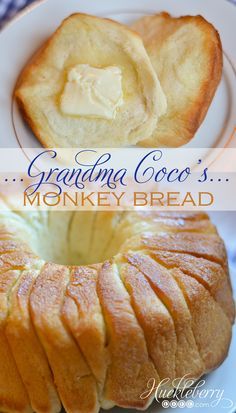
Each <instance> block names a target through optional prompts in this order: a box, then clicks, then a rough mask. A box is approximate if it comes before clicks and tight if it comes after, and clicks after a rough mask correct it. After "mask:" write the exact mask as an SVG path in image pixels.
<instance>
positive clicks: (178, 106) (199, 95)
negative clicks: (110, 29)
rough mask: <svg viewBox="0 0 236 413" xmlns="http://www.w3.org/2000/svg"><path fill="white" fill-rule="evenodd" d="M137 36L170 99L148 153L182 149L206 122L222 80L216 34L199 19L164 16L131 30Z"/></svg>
mask: <svg viewBox="0 0 236 413" xmlns="http://www.w3.org/2000/svg"><path fill="white" fill-rule="evenodd" d="M132 28H133V29H134V30H136V31H137V33H139V34H140V35H141V36H142V38H143V40H144V44H145V47H146V49H147V51H148V54H149V56H150V59H151V61H152V64H153V67H154V69H155V71H156V73H157V75H158V77H159V79H160V82H161V85H162V87H163V90H164V93H165V95H166V97H167V112H166V114H165V115H164V116H162V118H161V119H160V120H159V122H158V125H157V127H156V129H155V131H154V132H153V134H152V136H151V138H148V139H144V140H143V141H142V142H140V143H139V144H140V145H143V146H147V147H149V146H150V147H157V146H168V147H176V146H181V145H184V144H186V143H188V142H189V141H190V139H191V138H192V137H193V136H194V134H195V133H196V131H197V129H198V128H199V126H200V125H201V123H202V122H203V120H204V118H205V116H206V113H207V110H208V108H209V106H210V103H211V101H212V99H213V97H214V94H215V91H216V89H217V86H218V84H219V81H220V79H221V75H222V46H221V41H220V37H219V34H218V33H217V31H216V30H215V28H214V27H213V26H212V25H211V24H210V23H208V22H207V21H206V20H205V19H204V18H203V17H201V16H184V17H179V18H174V17H171V16H170V15H169V14H168V13H160V14H156V15H153V16H147V17H143V18H141V19H140V20H138V21H137V22H135V23H134V25H133V26H132Z"/></svg>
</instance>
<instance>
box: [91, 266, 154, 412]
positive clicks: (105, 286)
mask: <svg viewBox="0 0 236 413" xmlns="http://www.w3.org/2000/svg"><path fill="white" fill-rule="evenodd" d="M98 296H99V300H100V302H101V306H102V311H103V313H104V319H105V322H106V327H107V334H108V351H109V355H110V364H109V366H108V370H107V378H106V386H105V389H104V396H105V398H106V399H108V400H109V401H111V402H113V403H114V405H117V406H121V407H126V408H130V407H132V408H138V409H145V408H147V407H148V406H149V404H150V403H151V402H152V400H153V398H154V394H151V395H150V397H148V398H146V399H141V397H140V396H141V395H142V393H143V392H144V390H145V389H146V387H147V383H148V381H149V380H150V378H154V379H155V381H156V383H159V377H158V374H157V372H156V370H155V368H154V365H153V363H152V361H151V360H150V358H149V355H148V351H147V347H146V341H145V338H144V334H143V331H142V329H141V328H140V325H139V324H138V321H137V319H136V317H135V314H134V312H133V309H132V306H131V304H130V299H129V295H128V293H127V292H126V290H125V288H124V285H123V283H122V281H121V279H120V276H119V272H118V269H117V267H116V266H115V265H114V264H112V263H109V262H108V261H107V262H105V263H104V265H103V267H102V269H101V271H100V272H99V276H98Z"/></svg>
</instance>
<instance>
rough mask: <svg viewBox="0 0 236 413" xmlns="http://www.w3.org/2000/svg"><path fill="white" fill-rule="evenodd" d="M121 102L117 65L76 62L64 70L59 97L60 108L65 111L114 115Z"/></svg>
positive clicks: (97, 115)
mask: <svg viewBox="0 0 236 413" xmlns="http://www.w3.org/2000/svg"><path fill="white" fill-rule="evenodd" d="M122 104H123V91H122V72H121V69H120V68H118V67H115V66H108V67H105V68H96V67H92V66H90V65H87V64H79V65H76V66H74V67H73V68H72V69H70V71H69V72H68V76H67V82H66V84H65V87H64V90H63V93H62V95H61V100H60V107H61V111H62V112H63V113H64V114H65V115H71V116H85V117H86V116H87V117H90V116H91V117H99V118H103V119H114V118H115V116H116V113H117V109H118V108H119V107H120V106H121V105H122Z"/></svg>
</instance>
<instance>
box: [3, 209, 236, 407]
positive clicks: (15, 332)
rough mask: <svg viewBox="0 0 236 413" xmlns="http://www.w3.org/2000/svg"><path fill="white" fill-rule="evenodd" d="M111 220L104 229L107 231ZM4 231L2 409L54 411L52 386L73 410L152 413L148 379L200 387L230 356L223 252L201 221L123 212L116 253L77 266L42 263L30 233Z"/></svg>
mask: <svg viewBox="0 0 236 413" xmlns="http://www.w3.org/2000/svg"><path fill="white" fill-rule="evenodd" d="M105 218H106V217H105V215H103V217H102V219H101V220H97V225H98V223H100V224H102V225H101V226H102V229H103V230H104V222H105V221H104V220H105ZM114 218H115V217H114V213H112V215H109V213H107V220H113V219H114ZM3 222H4V225H3V226H1V224H0V226H1V228H2V231H0V265H1V267H0V363H1V364H2V365H4V364H3V363H5V366H6V368H4V369H0V384H1V386H0V408H1V409H2V410H3V411H6V412H9V413H17V412H28V411H30V409H31V407H30V402H29V399H30V401H31V404H32V407H33V410H34V411H36V413H37V412H39V413H50V412H52V413H56V412H58V410H59V400H58V399H57V396H56V392H55V388H54V385H53V381H54V382H55V387H56V388H57V390H58V394H59V397H60V399H61V401H62V403H63V405H64V408H65V410H66V411H67V412H71V413H72V412H74V413H78V412H81V413H97V412H98V411H99V409H100V407H102V408H105V409H107V408H111V407H113V406H114V405H118V406H122V407H126V408H139V409H145V408H147V407H148V405H149V404H150V403H151V401H152V399H153V397H154V392H152V393H151V394H150V395H149V397H147V398H142V397H140V396H141V395H143V394H144V393H145V392H147V388H148V382H149V380H150V379H154V380H155V383H156V385H157V384H158V383H159V382H160V379H164V378H166V377H167V378H169V382H168V383H167V385H166V387H167V388H168V389H169V387H172V383H171V380H172V379H175V378H180V377H182V376H183V375H185V374H187V375H188V376H190V377H191V378H198V377H199V376H201V375H202V374H205V373H206V372H208V371H210V370H212V369H214V368H216V367H217V366H218V365H219V364H220V363H221V362H222V361H223V360H224V358H225V357H226V356H227V352H228V348H229V344H230V340H231V331H232V323H233V321H234V317H235V308H234V303H233V298H232V290H231V285H230V280H229V277H228V267H227V257H226V252H225V247H224V244H223V242H222V240H221V239H220V238H219V236H218V234H217V231H216V230H215V227H214V226H213V225H212V224H211V222H210V220H209V218H208V216H207V215H206V214H202V213H199V214H198V213H196V214H195V213H190V214H188V213H174V214H170V213H166V212H163V213H137V214H134V213H133V212H125V213H124V214H122V217H120V218H119V219H118V217H117V219H115V226H114V232H113V233H112V236H113V237H114V238H117V239H118V238H119V237H118V235H119V236H120V232H121V229H122V232H123V235H122V236H121V238H120V239H119V240H118V244H117V245H118V246H119V248H118V249H119V251H120V252H119V253H118V254H117V255H116V256H115V257H114V258H113V260H109V261H106V262H105V263H104V264H97V265H90V266H80V267H78V266H77V267H75V266H74V267H69V266H63V265H57V264H53V263H46V264H45V263H44V262H43V261H42V260H40V259H39V258H37V257H36V256H35V254H33V253H32V252H31V246H30V245H27V241H28V240H25V239H24V234H26V233H27V232H23V235H22V234H19V233H17V234H16V233H14V230H13V226H12V222H10V225H9V229H8V228H7V225H6V222H7V221H6V220H3ZM28 222H29V223H30V220H29V221H27V224H26V225H30V224H29V223H28ZM45 222H46V223H47V222H48V221H47V220H45ZM143 222H145V225H146V226H145V228H146V229H147V228H149V231H144V232H142V230H143V228H144V227H143V226H142V224H143ZM122 223H123V224H122ZM121 224H122V225H123V226H122V225H121ZM140 226H141V227H140ZM140 228H141V229H140ZM31 229H32V228H31ZM93 229H94V227H93ZM182 230H183V231H182ZM16 231H17V230H16ZM32 231H33V229H32ZM96 236H97V235H96ZM20 237H22V241H24V242H21V241H20V240H19V239H20ZM127 238H128V239H127ZM17 239H18V240H17ZM91 245H92V244H91ZM93 248H95V244H94V246H93ZM99 251H100V247H99ZM99 254H100V253H99ZM42 266H43V267H42ZM41 268H42V269H41ZM28 359H29V360H28ZM39 364H40V367H38V365H39ZM49 368H50V369H49ZM32 370H33V371H34V372H35V374H33V373H32ZM40 372H41V373H42V374H41V373H40ZM30 377H32V382H30V381H29V379H30ZM78 378H79V380H77V379H78ZM23 383H25V386H24V385H23ZM12 386H13V387H12ZM13 388H14V389H15V391H14V397H13V391H12V389H13ZM26 390H27V391H26ZM27 393H28V395H29V398H28V395H27ZM39 394H40V397H39ZM37 397H38V399H37Z"/></svg>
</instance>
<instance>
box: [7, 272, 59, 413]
mask: <svg viewBox="0 0 236 413" xmlns="http://www.w3.org/2000/svg"><path fill="white" fill-rule="evenodd" d="M37 276H38V271H37V272H36V271H31V270H29V271H24V272H23V273H22V275H21V277H20V278H19V279H18V281H17V283H16V285H15V286H14V288H13V290H12V292H11V298H10V303H9V315H8V318H7V325H6V336H7V339H8V342H9V344H10V347H11V350H12V354H13V355H14V358H15V361H16V365H17V368H18V370H19V372H20V375H21V377H22V380H23V382H24V385H25V387H26V389H27V392H28V394H29V398H30V402H31V405H32V408H33V410H34V411H35V412H39V413H59V412H60V410H61V403H60V400H59V398H58V395H57V391H56V389H55V385H54V381H53V376H52V373H51V370H50V366H49V364H48V361H47V357H46V355H45V352H44V350H43V347H42V345H41V343H40V341H39V339H38V337H37V335H36V332H35V330H34V326H33V323H32V321H31V317H30V312H29V298H30V294H31V291H32V288H33V285H34V282H35V279H36V278H37Z"/></svg>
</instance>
